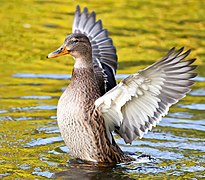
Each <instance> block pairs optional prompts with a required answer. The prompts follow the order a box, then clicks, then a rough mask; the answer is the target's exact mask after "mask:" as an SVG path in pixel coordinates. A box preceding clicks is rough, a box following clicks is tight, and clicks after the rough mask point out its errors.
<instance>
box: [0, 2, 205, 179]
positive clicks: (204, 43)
mask: <svg viewBox="0 0 205 180" xmlns="http://www.w3.org/2000/svg"><path fill="white" fill-rule="evenodd" d="M77 4H79V5H80V6H81V8H82V7H85V6H87V7H88V8H89V12H90V11H93V10H95V11H96V13H97V19H102V21H103V25H104V27H105V28H107V29H108V30H109V33H110V35H111V37H112V39H113V42H114V45H115V46H116V48H117V53H118V57H119V68H118V71H117V73H118V75H117V79H118V80H120V79H122V78H124V77H126V76H127V74H130V73H135V72H136V71H138V70H140V69H143V68H144V67H146V66H148V65H150V64H152V63H153V62H155V61H156V60H157V59H160V57H162V56H164V55H165V54H166V52H167V51H168V50H169V49H171V48H172V47H174V46H175V47H177V49H179V48H180V47H182V46H185V49H186V50H188V49H189V48H191V49H192V52H191V54H190V58H195V57H197V61H196V62H195V64H197V65H199V67H198V69H197V70H196V72H197V73H198V74H199V75H198V76H197V77H196V78H195V80H196V84H195V85H194V86H193V87H192V89H193V90H192V91H191V92H190V93H189V94H188V95H187V96H186V97H185V98H184V99H182V100H181V101H179V102H178V104H176V105H174V106H172V108H171V109H170V111H169V114H168V115H167V116H166V117H165V118H163V120H162V121H161V122H160V123H159V124H158V126H157V127H155V128H153V130H152V131H151V132H149V133H148V134H147V135H145V136H144V137H143V138H142V139H136V140H135V141H134V142H133V144H132V145H131V146H130V145H126V144H125V143H124V142H123V140H122V139H120V138H118V137H116V140H117V143H118V144H119V145H120V147H121V148H122V149H123V151H127V152H129V153H132V156H135V157H137V160H136V161H134V162H131V163H127V164H117V165H102V164H101V165H93V164H87V163H85V162H82V161H80V160H76V159H75V158H74V157H73V156H72V154H70V152H69V149H68V148H67V147H66V146H65V144H64V142H63V140H62V138H61V135H60V133H59V129H58V126H57V122H56V104H57V101H58V99H59V97H60V95H61V94H62V92H63V91H64V90H65V88H66V86H67V84H69V78H70V77H71V76H70V75H68V74H70V73H71V72H72V71H71V70H72V67H73V61H72V58H71V57H69V56H65V57H60V58H57V59H52V60H47V59H46V55H47V54H48V53H49V52H51V51H53V50H55V49H56V48H57V47H58V46H59V45H61V43H62V42H63V41H64V38H65V35H66V34H69V32H71V26H72V21H73V13H74V10H75V7H76V5H77ZM204 14H205V1H200V0H198V1H196V0H189V1H184V0H172V1H156V0H149V1H148V0H140V1H133V0H129V1H128V0H126V1H125V0H118V1H115V0H104V1H103V3H102V1H95V0H89V1H83V0H78V1H68V0H61V1H58V0H44V1H42V0H16V1H7V0H3V1H1V13H0V18H1V28H0V42H1V48H0V179H1V178H4V179H49V178H57V179H85V180H87V179H88V180H89V179H102V180H104V179H116V180H118V179H143V180H144V179H190V180H191V179H192V180H195V179H205V71H204V70H205V53H204V52H205V18H204V17H205V16H204Z"/></svg>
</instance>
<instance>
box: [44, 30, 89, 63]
mask: <svg viewBox="0 0 205 180" xmlns="http://www.w3.org/2000/svg"><path fill="white" fill-rule="evenodd" d="M65 54H70V55H71V56H72V57H73V58H74V59H75V61H76V62H75V66H77V64H79V65H80V64H81V66H83V65H86V64H90V63H91V62H92V48H91V43H90V41H89V39H88V37H87V36H85V35H84V34H80V33H75V34H71V35H68V36H67V37H66V38H65V41H64V43H63V45H62V46H60V47H59V48H58V49H57V50H55V51H53V52H51V53H50V54H48V56H47V58H56V57H59V56H63V55H65Z"/></svg>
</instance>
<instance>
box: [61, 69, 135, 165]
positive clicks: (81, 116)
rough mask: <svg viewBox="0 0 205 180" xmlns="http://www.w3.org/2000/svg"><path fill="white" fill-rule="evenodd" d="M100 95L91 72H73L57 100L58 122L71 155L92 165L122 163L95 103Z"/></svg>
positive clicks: (76, 70) (122, 156) (81, 70)
mask: <svg viewBox="0 0 205 180" xmlns="http://www.w3.org/2000/svg"><path fill="white" fill-rule="evenodd" d="M100 96H102V94H101V93H100V89H99V86H98V84H97V80H96V78H95V73H94V71H93V68H92V67H91V68H74V70H73V74H72V79H71V82H70V84H69V85H68V87H67V88H66V90H65V91H64V93H63V94H62V96H61V97H60V99H59V102H58V108H57V109H58V110H57V117H58V118H57V121H58V125H59V128H60V132H61V134H62V137H63V139H64V141H65V143H66V145H67V146H68V147H69V149H70V151H71V152H72V154H74V155H75V156H76V157H78V158H80V159H83V160H87V161H93V162H122V161H130V160H131V159H132V158H130V157H129V156H127V155H126V154H124V153H123V152H122V151H121V150H120V148H119V147H118V145H117V144H116V143H115V141H114V139H113V142H112V144H111V143H110V141H109V140H108V138H106V130H105V123H104V119H103V117H102V116H101V115H100V112H98V110H97V108H96V107H95V105H94V103H95V100H96V99H98V98H99V97H100Z"/></svg>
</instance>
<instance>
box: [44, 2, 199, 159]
mask: <svg viewBox="0 0 205 180" xmlns="http://www.w3.org/2000/svg"><path fill="white" fill-rule="evenodd" d="M72 28H73V34H71V35H68V36H67V37H66V39H65V42H64V44H63V45H62V46H61V47H60V48H59V49H57V50H56V51H54V52H52V53H50V54H48V58H54V57H58V56H61V55H65V54H71V55H72V56H73V58H74V60H75V64H74V69H73V73H72V78H71V82H70V84H69V86H68V87H67V89H66V90H65V92H64V93H63V94H62V96H61V97H60V100H59V102H58V110H57V120H58V125H59V128H60V132H61V134H62V137H63V139H64V141H65V143H66V145H67V146H68V147H69V149H70V151H71V152H72V153H73V154H74V155H75V156H76V157H78V158H80V159H83V160H87V161H94V162H127V161H131V160H133V158H132V157H130V156H128V155H127V154H125V153H124V152H123V151H122V150H121V149H120V147H119V146H118V145H117V144H116V143H115V140H114V138H113V135H112V132H113V131H115V132H116V133H117V134H118V135H120V136H121V137H122V138H123V139H124V141H125V142H126V143H132V141H133V140H135V139H136V138H141V137H143V135H144V134H145V133H147V131H148V130H151V129H152V127H153V126H155V125H156V124H157V123H158V122H159V121H160V120H161V119H162V117H163V116H165V115H166V114H167V113H168V110H169V107H170V106H171V105H172V104H175V103H176V102H178V101H179V99H181V98H183V97H184V96H185V94H186V93H188V92H189V91H190V88H189V86H191V85H193V84H194V81H193V80H191V79H192V78H194V77H195V76H196V73H193V72H192V70H194V69H195V68H196V66H193V65H192V66H191V64H192V63H193V62H194V61H195V60H196V59H190V60H187V61H183V59H184V58H185V57H187V56H188V55H189V53H190V50H189V51H186V52H185V53H183V54H181V53H182V51H183V48H181V49H180V50H178V51H175V49H174V48H172V49H171V50H170V51H169V52H168V53H167V55H166V56H164V57H163V58H162V59H161V60H159V61H157V62H156V63H154V64H153V65H151V66H149V67H147V68H146V69H144V70H141V71H139V72H138V73H136V74H133V75H130V76H129V77H127V78H125V79H123V80H122V81H121V82H120V83H119V84H118V85H116V81H115V73H116V69H117V55H116V50H115V47H114V46H113V43H112V39H110V38H109V37H108V32H107V30H106V29H103V28H102V22H101V20H98V21H97V22H96V20H95V13H94V12H92V13H91V14H90V15H88V9H87V8H84V10H83V12H82V14H81V13H80V8H79V6H77V8H76V12H75V17H74V22H73V27H72Z"/></svg>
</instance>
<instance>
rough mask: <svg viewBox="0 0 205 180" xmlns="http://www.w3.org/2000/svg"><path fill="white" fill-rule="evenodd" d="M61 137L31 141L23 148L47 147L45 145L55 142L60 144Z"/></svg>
mask: <svg viewBox="0 0 205 180" xmlns="http://www.w3.org/2000/svg"><path fill="white" fill-rule="evenodd" d="M62 141H63V139H62V137H60V136H58V137H49V138H44V139H43V138H38V139H36V140H33V141H31V142H29V143H27V144H26V145H25V147H34V146H41V145H47V144H53V143H56V142H62Z"/></svg>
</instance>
